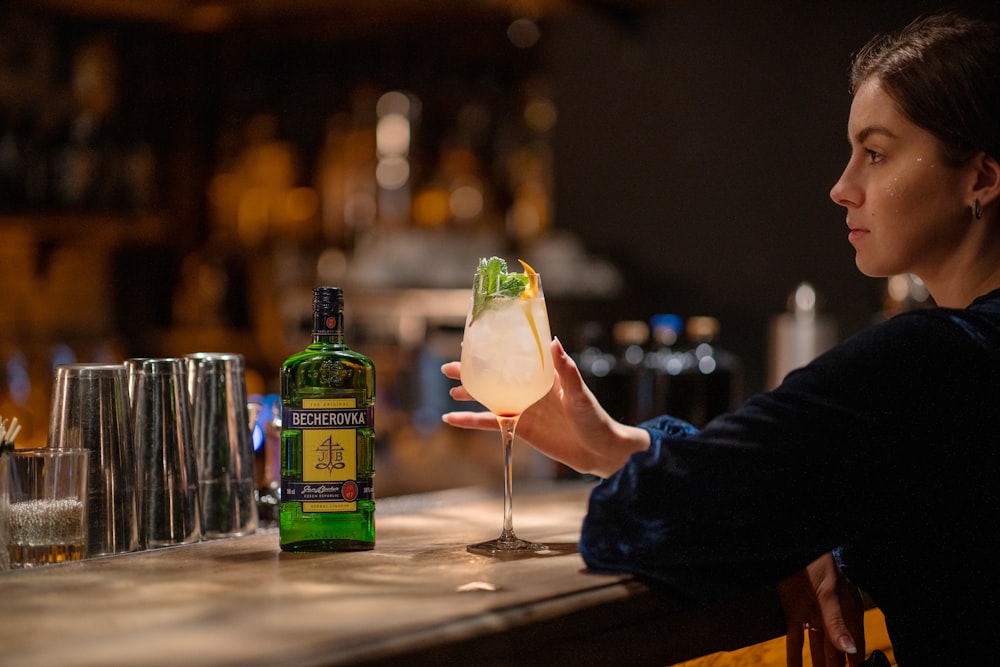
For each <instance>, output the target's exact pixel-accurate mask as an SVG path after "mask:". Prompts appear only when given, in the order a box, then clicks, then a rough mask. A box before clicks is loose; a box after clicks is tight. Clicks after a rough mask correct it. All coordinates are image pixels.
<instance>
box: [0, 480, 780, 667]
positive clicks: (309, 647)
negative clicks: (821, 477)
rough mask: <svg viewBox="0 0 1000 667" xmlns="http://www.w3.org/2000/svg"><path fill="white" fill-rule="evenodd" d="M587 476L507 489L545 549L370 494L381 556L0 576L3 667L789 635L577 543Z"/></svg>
mask: <svg viewBox="0 0 1000 667" xmlns="http://www.w3.org/2000/svg"><path fill="white" fill-rule="evenodd" d="M591 488H592V484H591V483H583V482H559V483H551V484H546V485H543V486H538V487H521V486H519V487H517V488H516V489H515V496H514V526H515V528H516V530H517V532H518V535H519V536H520V537H522V538H524V539H530V540H533V541H539V542H545V543H547V544H549V545H550V546H551V549H550V551H549V553H548V555H536V556H533V557H529V558H523V559H493V558H486V557H482V556H475V555H473V554H470V553H468V552H466V550H465V545H466V544H468V543H471V542H476V541H481V540H483V539H487V538H492V537H496V535H497V534H499V530H500V524H501V519H502V511H503V507H502V500H501V499H500V498H499V497H498V496H497V495H495V494H492V493H489V492H486V491H483V490H477V489H458V490H453V491H445V492H440V493H433V494H427V495H419V496H406V497H399V498H388V499H384V500H381V501H379V503H378V512H377V539H378V542H377V544H376V547H375V550H374V551H367V552H358V553H339V554H334V553H330V554H290V553H282V552H281V551H280V549H279V548H278V535H277V532H276V531H266V532H259V533H257V534H256V535H252V536H248V537H242V538H234V539H226V540H216V541H207V542H201V543H198V544H194V545H189V546H181V547H171V548H166V549H159V550H150V551H143V552H139V553H134V554H127V555H122V556H115V557H108V558H96V559H90V560H85V561H80V562H75V563H66V564H62V565H50V566H44V567H40V568H34V569H31V570H16V571H10V572H5V573H0V665H25V666H28V667H38V666H45V665H101V666H119V665H120V666H126V665H127V666H131V665H172V666H179V667H184V666H201V665H239V666H241V667H246V666H251V665H269V666H273V665H293V666H296V667H300V666H310V665H383V664H384V665H407V666H411V665H518V666H520V665H532V664H547V665H553V664H555V665H563V664H572V665H607V664H616V665H661V666H662V665H668V664H672V663H675V662H679V661H682V660H686V659H689V658H691V657H695V656H698V655H703V654H706V653H711V652H714V651H719V650H729V649H734V648H737V647H740V646H744V645H747V644H751V643H756V642H759V641H763V640H765V639H770V638H772V637H775V636H778V635H780V634H782V633H783V622H782V616H781V609H780V606H779V604H778V602H777V599H776V597H775V596H774V594H773V593H771V592H767V591H761V592H760V594H756V595H750V596H745V597H742V598H740V599H738V600H734V601H732V602H731V603H727V604H723V605H718V606H715V607H712V608H704V609H689V608H685V607H684V606H682V605H680V604H678V603H676V602H674V601H672V600H670V599H669V598H668V597H664V596H663V595H660V594H654V593H653V592H651V591H650V590H649V589H647V588H646V587H645V586H643V585H641V584H640V583H638V582H635V581H634V580H632V579H631V578H629V577H624V576H613V575H603V574H595V573H592V572H588V571H587V570H586V567H585V566H584V564H583V561H582V560H581V558H580V556H579V554H578V553H577V549H576V542H577V539H578V537H579V530H580V523H581V520H582V518H583V515H584V513H585V510H586V499H587V496H588V494H589V491H590V489H591Z"/></svg>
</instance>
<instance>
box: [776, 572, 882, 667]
mask: <svg viewBox="0 0 1000 667" xmlns="http://www.w3.org/2000/svg"><path fill="white" fill-rule="evenodd" d="M778 594H779V596H780V597H781V605H782V606H783V607H784V609H785V622H786V624H787V627H786V632H787V635H786V637H785V659H786V664H787V665H788V667H802V649H803V646H804V644H805V638H804V635H806V634H808V635H809V654H810V656H811V658H812V664H813V665H814V666H815V667H820V666H822V667H834V666H835V665H836V666H837V667H842V666H843V665H845V664H847V665H849V666H850V667H860V666H861V665H863V664H864V659H865V632H864V605H863V603H862V600H861V593H860V592H859V591H858V589H857V587H855V586H854V585H853V584H852V583H851V582H850V581H848V580H847V578H846V577H844V575H843V574H841V572H840V568H838V567H837V564H836V563H835V562H834V560H833V555H832V554H829V553H828V554H824V555H823V556H820V557H819V558H817V559H816V560H815V561H813V562H812V563H810V564H809V565H808V566H806V568H805V569H804V570H800V571H799V572H796V573H795V574H793V575H792V576H791V577H789V578H788V579H785V580H784V581H782V582H781V583H780V584H778ZM845 658H846V662H845Z"/></svg>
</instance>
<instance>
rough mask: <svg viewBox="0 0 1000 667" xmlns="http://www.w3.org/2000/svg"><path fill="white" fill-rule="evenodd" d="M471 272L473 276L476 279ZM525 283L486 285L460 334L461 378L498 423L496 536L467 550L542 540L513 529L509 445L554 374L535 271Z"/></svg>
mask: <svg viewBox="0 0 1000 667" xmlns="http://www.w3.org/2000/svg"><path fill="white" fill-rule="evenodd" d="M480 279H481V278H480V276H479V275H478V274H477V276H476V282H478V281H479V280H480ZM529 280H530V283H529V286H528V287H527V288H526V289H525V291H524V292H523V293H522V294H521V295H520V296H514V297H511V296H504V295H502V294H499V293H498V291H497V290H496V289H489V288H488V289H487V294H489V296H487V298H486V304H485V307H483V308H481V309H478V310H479V312H476V310H477V309H476V308H475V293H476V290H478V289H479V288H480V287H481V286H480V285H478V284H473V298H472V304H471V305H470V307H469V314H468V316H467V317H466V321H465V333H464V334H463V337H462V384H463V385H464V386H465V388H466V389H467V390H468V392H469V394H471V395H472V397H473V398H474V399H476V400H477V401H479V402H480V403H481V404H483V405H484V406H485V407H486V408H487V409H489V411H490V412H492V413H493V414H494V415H495V416H496V418H497V423H498V424H499V425H500V435H501V442H502V444H503V457H504V513H503V514H504V515H503V531H502V532H501V533H500V537H498V538H496V539H495V540H489V541H487V542H482V543H479V544H470V545H469V546H468V550H469V551H470V552H472V553H475V554H481V555H489V556H503V555H515V554H518V553H523V552H531V551H541V550H545V549H547V548H548V547H546V546H545V545H543V544H536V543H533V542H527V541H525V540H522V539H520V538H518V537H517V536H516V535H515V534H514V527H513V475H512V470H511V450H512V449H513V444H514V432H515V429H516V428H517V422H518V419H519V418H520V417H521V413H522V412H524V411H525V410H526V409H527V408H529V407H530V406H531V405H532V404H534V403H535V402H536V401H538V400H539V399H540V398H542V397H543V396H544V395H545V394H546V393H548V391H549V389H550V388H551V387H552V380H553V377H554V373H553V369H552V353H551V350H550V346H549V343H550V341H551V338H552V334H551V333H550V331H549V317H548V313H547V311H546V310H545V297H544V296H543V294H542V283H541V277H540V276H539V275H538V274H537V273H533V272H529Z"/></svg>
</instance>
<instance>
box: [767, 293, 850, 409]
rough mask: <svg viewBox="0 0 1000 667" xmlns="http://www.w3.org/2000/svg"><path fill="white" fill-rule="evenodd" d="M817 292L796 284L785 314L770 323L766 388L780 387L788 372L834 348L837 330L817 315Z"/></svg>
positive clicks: (829, 321)
mask: <svg viewBox="0 0 1000 667" xmlns="http://www.w3.org/2000/svg"><path fill="white" fill-rule="evenodd" d="M818 300H819V299H818V297H817V294H816V290H815V289H813V286H812V285H811V284H809V283H807V282H803V283H799V285H798V287H796V288H795V291H793V292H792V293H791V294H790V295H789V296H788V312H785V313H782V314H780V315H778V316H776V317H774V318H773V319H772V320H771V327H770V332H769V334H770V335H769V340H768V364H767V386H768V389H773V388H775V387H777V386H778V385H779V384H781V381H782V380H784V379H785V375H787V374H788V373H789V372H790V371H792V370H795V369H796V368H801V367H802V366H805V365H806V364H808V363H809V362H810V361H812V360H813V359H815V358H816V357H818V356H819V355H820V354H822V353H823V352H825V351H827V350H828V349H830V348H831V347H833V346H834V344H836V342H837V341H836V338H837V327H836V326H835V324H834V322H833V320H832V319H830V318H828V317H824V316H822V315H820V314H819V306H818Z"/></svg>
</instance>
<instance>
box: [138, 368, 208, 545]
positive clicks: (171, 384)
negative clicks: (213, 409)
mask: <svg viewBox="0 0 1000 667" xmlns="http://www.w3.org/2000/svg"><path fill="white" fill-rule="evenodd" d="M125 366H126V368H128V371H129V388H130V394H131V400H132V415H133V439H134V442H135V451H136V455H137V458H138V465H137V468H138V473H137V479H138V481H139V485H138V487H139V501H138V506H139V533H140V534H139V540H140V543H141V545H142V546H143V547H149V548H155V547H164V546H169V545H172V544H188V543H190V542H197V541H198V540H199V539H201V515H200V509H199V502H198V468H197V465H198V460H197V456H196V452H195V449H194V437H193V432H192V429H191V404H190V400H189V398H188V386H187V362H186V361H185V360H184V359H129V360H127V361H126V362H125Z"/></svg>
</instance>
